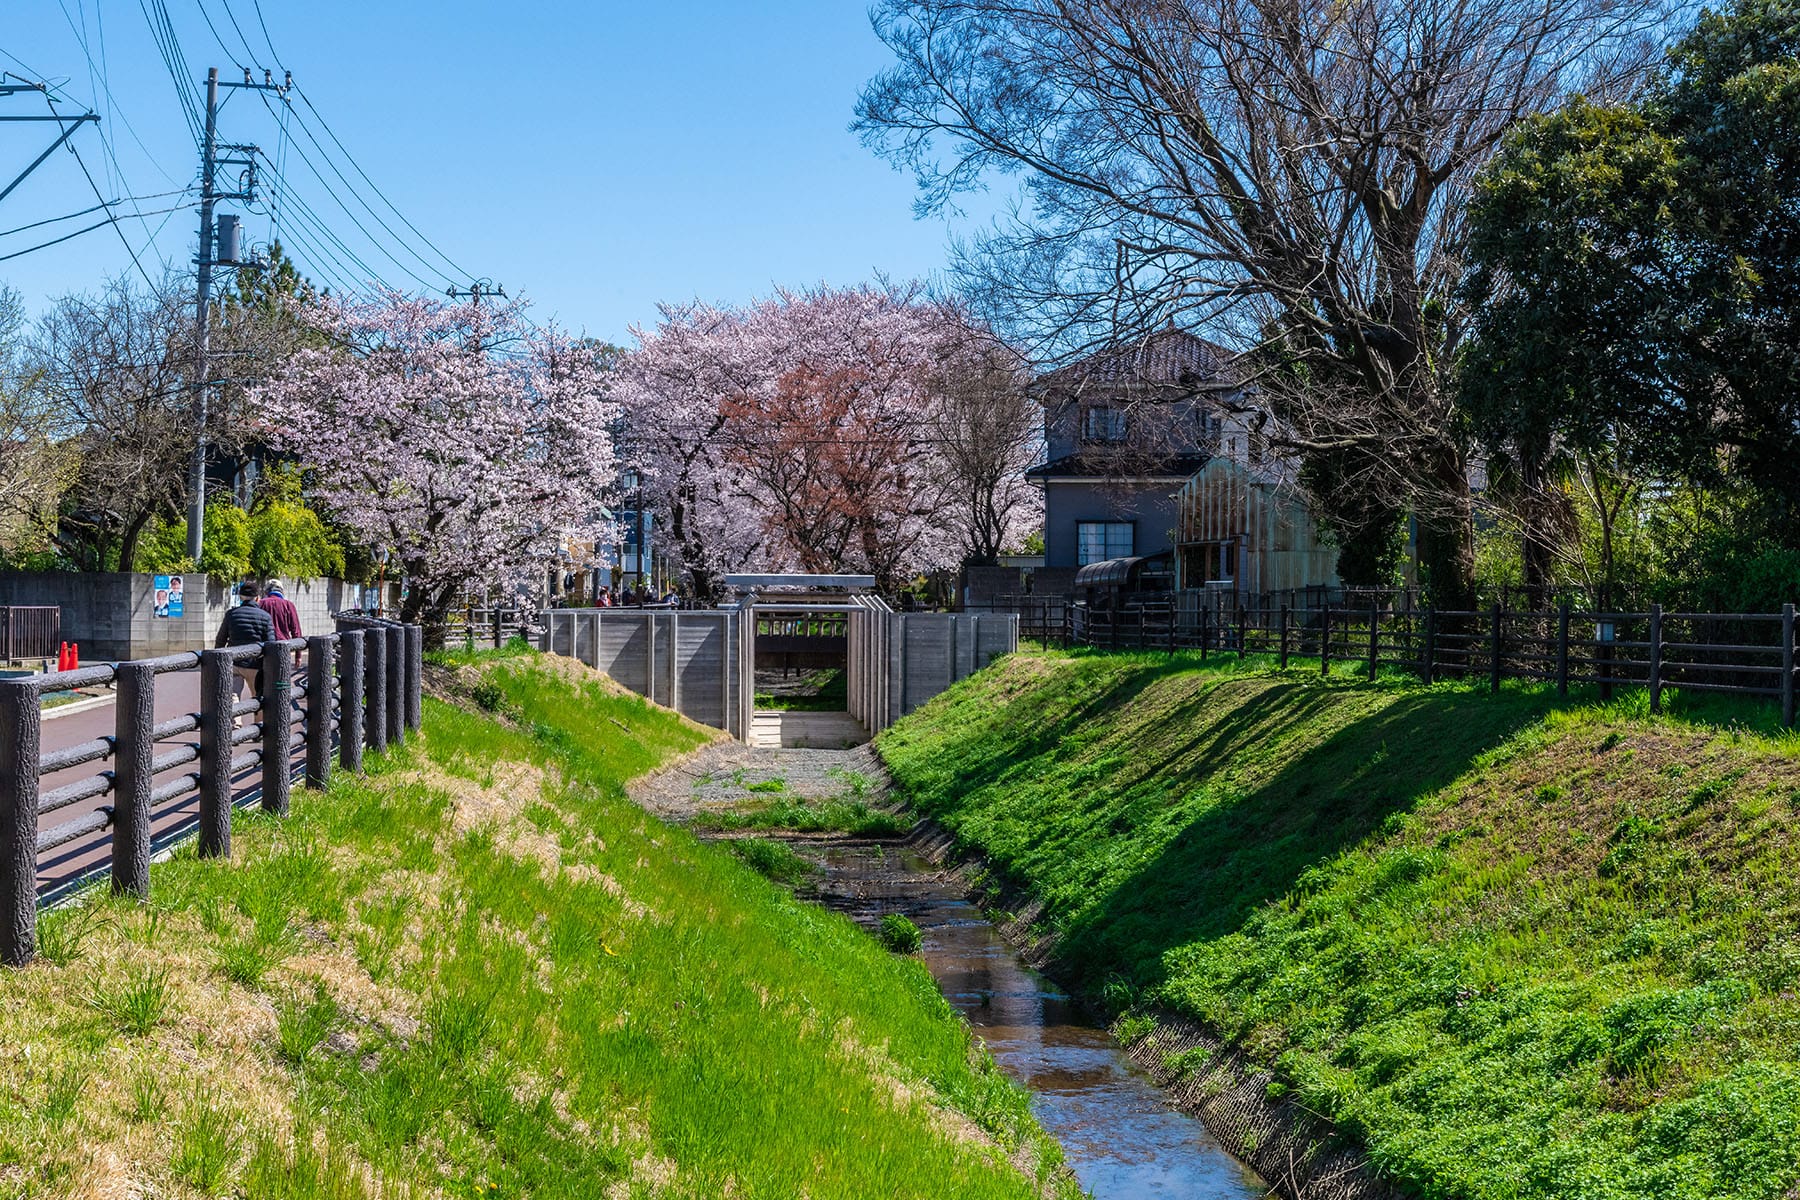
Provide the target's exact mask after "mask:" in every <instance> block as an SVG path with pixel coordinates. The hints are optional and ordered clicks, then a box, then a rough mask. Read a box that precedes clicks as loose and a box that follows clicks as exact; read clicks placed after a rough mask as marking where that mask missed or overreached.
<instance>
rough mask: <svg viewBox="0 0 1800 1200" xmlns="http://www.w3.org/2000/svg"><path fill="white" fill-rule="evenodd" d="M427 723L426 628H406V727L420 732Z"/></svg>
mask: <svg viewBox="0 0 1800 1200" xmlns="http://www.w3.org/2000/svg"><path fill="white" fill-rule="evenodd" d="M424 722H425V627H424V626H423V625H408V626H407V627H406V727H407V728H408V729H410V730H411V731H412V732H414V733H417V732H419V726H420V725H422V724H424Z"/></svg>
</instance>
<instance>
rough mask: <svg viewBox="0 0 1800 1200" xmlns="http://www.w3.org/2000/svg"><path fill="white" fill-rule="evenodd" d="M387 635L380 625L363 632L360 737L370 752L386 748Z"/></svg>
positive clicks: (378, 751) (380, 751) (378, 752)
mask: <svg viewBox="0 0 1800 1200" xmlns="http://www.w3.org/2000/svg"><path fill="white" fill-rule="evenodd" d="M387 678H388V677H387V635H386V634H385V633H383V631H382V630H381V627H380V626H370V627H369V628H366V629H364V630H363V736H364V739H365V744H366V745H367V746H368V747H369V749H370V750H371V751H373V752H374V753H376V754H380V753H382V752H383V751H385V750H386V749H387V729H388V726H387Z"/></svg>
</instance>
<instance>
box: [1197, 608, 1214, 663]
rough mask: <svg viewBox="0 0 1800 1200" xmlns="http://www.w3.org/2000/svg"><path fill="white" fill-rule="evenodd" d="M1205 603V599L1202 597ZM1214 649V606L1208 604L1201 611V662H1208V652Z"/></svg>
mask: <svg viewBox="0 0 1800 1200" xmlns="http://www.w3.org/2000/svg"><path fill="white" fill-rule="evenodd" d="M1202 602H1203V603H1204V597H1202ZM1211 649H1212V605H1210V604H1207V605H1205V607H1203V608H1201V610H1200V661H1201V662H1205V661H1206V655H1207V652H1208V651H1210V650H1211Z"/></svg>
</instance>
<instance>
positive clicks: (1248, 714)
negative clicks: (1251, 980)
mask: <svg viewBox="0 0 1800 1200" xmlns="http://www.w3.org/2000/svg"><path fill="white" fill-rule="evenodd" d="M1333 690H1335V689H1323V688H1318V687H1316V686H1315V687H1304V686H1300V685H1292V684H1287V685H1277V686H1276V687H1274V688H1271V689H1270V690H1269V691H1268V692H1265V693H1264V694H1263V695H1262V696H1260V697H1258V698H1257V700H1256V701H1254V702H1253V703H1251V704H1247V705H1244V706H1243V709H1242V715H1236V714H1234V715H1233V716H1232V717H1231V718H1228V719H1227V720H1225V721H1223V722H1220V726H1221V727H1220V728H1218V729H1217V730H1216V731H1215V732H1214V733H1213V734H1212V736H1211V737H1210V738H1207V739H1204V741H1205V745H1204V747H1200V748H1199V757H1197V758H1194V759H1190V760H1188V761H1190V762H1196V763H1201V764H1217V763H1219V762H1220V761H1221V758H1220V757H1219V756H1220V755H1229V754H1233V753H1237V752H1241V748H1242V746H1243V743H1244V738H1245V737H1250V736H1254V734H1255V730H1256V729H1257V728H1259V727H1260V728H1265V729H1266V728H1268V727H1270V726H1272V725H1285V724H1287V723H1288V722H1289V721H1290V720H1294V719H1300V720H1304V719H1305V716H1304V715H1303V714H1305V713H1306V712H1307V711H1308V710H1314V711H1317V710H1318V709H1320V708H1321V707H1322V706H1323V705H1329V704H1330V703H1331V693H1332V691H1333ZM1296 692H1298V693H1300V694H1298V695H1296V694H1295V693H1296ZM1550 707H1551V705H1550V703H1549V702H1548V701H1547V700H1545V699H1542V698H1539V697H1534V696H1518V695H1513V696H1507V695H1503V696H1500V697H1492V696H1483V695H1472V694H1467V693H1448V694H1446V693H1444V692H1420V693H1418V694H1416V695H1409V696H1402V697H1400V698H1399V699H1397V700H1395V701H1394V702H1393V703H1392V704H1390V705H1387V706H1385V707H1383V708H1382V709H1380V710H1379V711H1377V712H1374V713H1371V714H1370V715H1368V716H1366V717H1363V718H1360V719H1357V720H1354V721H1352V722H1351V723H1349V724H1348V725H1345V726H1343V727H1341V728H1339V729H1337V730H1336V731H1335V732H1333V733H1332V734H1331V735H1330V736H1328V737H1327V738H1326V739H1325V740H1324V741H1322V742H1321V743H1319V744H1317V745H1315V746H1311V747H1307V748H1305V749H1303V750H1301V751H1300V752H1299V753H1296V754H1295V755H1294V756H1293V757H1292V758H1290V759H1289V760H1288V761H1287V762H1286V763H1285V764H1283V765H1282V766H1281V767H1280V768H1279V769H1278V770H1277V772H1276V774H1275V775H1274V776H1272V777H1271V778H1268V779H1267V780H1266V781H1265V782H1263V783H1262V784H1261V785H1260V786H1257V787H1256V788H1255V789H1253V790H1251V791H1249V792H1247V793H1246V794H1244V795H1243V796H1241V797H1238V798H1233V799H1227V800H1224V801H1222V802H1220V803H1216V804H1214V805H1213V806H1212V807H1209V808H1207V809H1205V810H1204V811H1202V812H1200V813H1199V814H1198V815H1197V816H1196V817H1195V819H1193V820H1192V821H1190V822H1188V823H1187V824H1186V825H1185V826H1183V827H1182V828H1181V829H1180V831H1179V832H1178V833H1177V834H1176V835H1175V837H1174V838H1173V839H1172V840H1170V841H1169V842H1168V843H1167V844H1166V845H1165V846H1163V848H1162V849H1161V851H1160V852H1159V853H1157V854H1156V855H1155V856H1154V857H1153V858H1152V859H1150V860H1149V861H1148V862H1146V863H1145V864H1144V865H1143V867H1142V868H1141V869H1139V870H1137V871H1135V872H1133V873H1132V874H1131V875H1130V876H1129V877H1128V878H1126V879H1124V880H1122V881H1121V882H1120V883H1119V884H1118V886H1116V887H1114V888H1112V890H1111V892H1110V894H1108V895H1107V896H1106V897H1105V898H1104V899H1103V900H1102V901H1101V902H1100V903H1098V904H1096V905H1093V906H1092V907H1090V908H1088V909H1087V910H1086V911H1085V912H1084V913H1083V914H1082V915H1081V916H1080V917H1079V918H1077V919H1076V920H1074V921H1072V922H1071V923H1070V924H1069V925H1068V926H1067V928H1066V929H1065V931H1064V936H1063V938H1062V940H1061V943H1060V947H1059V956H1060V957H1062V958H1064V959H1066V960H1067V963H1068V965H1069V966H1070V967H1072V968H1075V969H1077V970H1079V971H1081V972H1082V973H1083V974H1084V975H1086V974H1089V973H1091V972H1092V971H1093V970H1094V969H1095V968H1107V969H1113V970H1119V969H1122V970H1123V971H1124V973H1125V974H1127V975H1128V976H1129V977H1130V978H1131V980H1132V982H1133V983H1134V984H1136V985H1137V986H1139V987H1146V988H1149V987H1155V986H1157V985H1159V984H1161V983H1162V982H1163V981H1164V980H1165V978H1166V977H1167V974H1168V966H1167V963H1166V961H1165V955H1166V952H1167V951H1169V950H1171V949H1173V948H1175V947H1177V946H1180V945H1183V944H1186V943H1189V942H1193V941H1196V940H1212V939H1215V938H1220V937H1224V936H1226V935H1229V934H1231V933H1233V932H1235V931H1237V930H1238V929H1240V928H1241V927H1242V925H1243V923H1244V921H1245V920H1246V919H1247V918H1248V917H1249V916H1250V915H1251V914H1252V913H1253V912H1254V911H1255V910H1256V909H1257V908H1259V907H1261V906H1262V905H1264V904H1267V903H1269V902H1271V901H1275V900H1279V899H1280V898H1281V897H1283V896H1285V895H1287V894H1288V893H1289V892H1291V891H1292V890H1293V889H1294V887H1295V885H1296V883H1297V882H1298V881H1299V880H1300V877H1301V876H1302V875H1303V874H1304V873H1305V872H1306V871H1307V870H1308V869H1310V868H1311V867H1313V866H1315V865H1317V864H1319V863H1322V862H1326V861H1328V860H1330V859H1332V858H1334V857H1336V856H1337V855H1338V854H1340V853H1342V852H1343V851H1345V850H1348V849H1350V848H1352V847H1354V846H1356V845H1358V844H1359V843H1362V842H1363V841H1365V840H1366V839H1367V838H1369V837H1370V836H1371V835H1373V834H1375V833H1377V832H1378V831H1379V830H1380V829H1381V827H1382V825H1383V823H1384V822H1385V821H1386V820H1387V819H1388V818H1389V817H1390V816H1391V815H1393V814H1395V813H1403V812H1409V811H1411V810H1412V809H1413V808H1414V807H1415V806H1416V805H1417V804H1418V803H1419V802H1420V801H1421V800H1423V799H1424V798H1425V797H1427V796H1429V795H1431V794H1432V793H1434V792H1436V791H1437V790H1439V789H1441V788H1443V787H1444V786H1445V785H1447V784H1449V783H1450V782H1451V781H1452V780H1454V779H1456V778H1458V777H1459V776H1461V775H1463V774H1465V773H1467V772H1468V770H1469V769H1470V767H1471V765H1472V763H1473V762H1474V760H1475V759H1476V758H1478V757H1479V756H1480V755H1482V754H1483V753H1484V752H1486V751H1489V750H1492V749H1493V748H1495V747H1496V746H1499V745H1500V744H1501V743H1503V742H1505V741H1506V740H1507V739H1508V738H1510V737H1512V736H1513V735H1514V734H1515V733H1517V732H1519V731H1520V730H1521V729H1523V728H1524V727H1526V726H1527V725H1529V724H1531V723H1533V722H1535V721H1536V720H1538V719H1539V718H1540V717H1542V715H1543V714H1544V712H1545V711H1547V710H1548V709H1549V708H1550ZM1197 741H1198V740H1197ZM1195 744H1196V743H1190V745H1195ZM1156 770H1157V764H1155V763H1146V764H1144V766H1143V771H1144V773H1145V774H1146V775H1149V774H1152V773H1154V772H1155V771H1156Z"/></svg>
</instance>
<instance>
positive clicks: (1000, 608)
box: [963, 595, 1072, 643]
mask: <svg viewBox="0 0 1800 1200" xmlns="http://www.w3.org/2000/svg"><path fill="white" fill-rule="evenodd" d="M1071 606H1072V602H1071V601H1070V600H1069V598H1068V597H1066V596H1033V595H1016V596H995V597H993V598H992V599H990V600H985V601H979V602H977V603H974V604H965V605H963V611H964V612H974V613H981V612H993V613H1011V614H1012V615H1013V616H1016V617H1018V618H1019V637H1020V638H1022V639H1026V640H1029V641H1034V642H1045V643H1049V642H1061V641H1063V640H1064V635H1065V631H1066V630H1067V628H1068V623H1069V609H1070V608H1071Z"/></svg>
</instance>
